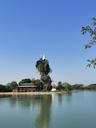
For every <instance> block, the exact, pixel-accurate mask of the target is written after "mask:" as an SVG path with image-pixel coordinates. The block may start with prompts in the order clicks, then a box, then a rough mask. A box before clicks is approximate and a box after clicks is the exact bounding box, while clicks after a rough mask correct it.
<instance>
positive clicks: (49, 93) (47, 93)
mask: <svg viewBox="0 0 96 128" xmlns="http://www.w3.org/2000/svg"><path fill="white" fill-rule="evenodd" d="M67 93H68V92H66V91H61V92H60V91H58V92H0V96H3V95H4V96H7V95H17V96H18V95H52V94H67Z"/></svg>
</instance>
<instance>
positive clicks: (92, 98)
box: [0, 91, 96, 128]
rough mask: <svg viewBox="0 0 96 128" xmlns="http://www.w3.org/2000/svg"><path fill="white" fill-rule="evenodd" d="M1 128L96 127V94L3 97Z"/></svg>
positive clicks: (87, 92)
mask: <svg viewBox="0 0 96 128" xmlns="http://www.w3.org/2000/svg"><path fill="white" fill-rule="evenodd" d="M0 128H96V92H95V91H79V92H73V93H70V94H66V95H43V96H7V97H4V96H2V97H0Z"/></svg>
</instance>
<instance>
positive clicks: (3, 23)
mask: <svg viewBox="0 0 96 128" xmlns="http://www.w3.org/2000/svg"><path fill="white" fill-rule="evenodd" d="M93 17H96V0H0V83H2V84H5V83H8V82H11V81H17V82H19V81H20V80H21V79H23V78H31V79H32V78H40V75H39V73H38V71H37V70H36V67H35V64H36V61H37V60H38V59H39V58H40V57H41V56H42V55H43V54H44V55H45V56H46V57H47V58H48V60H49V63H50V67H51V69H52V73H51V74H50V75H51V77H52V80H53V83H57V82H58V81H62V82H69V83H71V84H76V83H80V84H90V83H96V78H95V76H96V70H94V69H89V68H86V64H87V61H86V60H87V59H90V58H94V57H96V53H95V50H96V47H93V48H92V49H88V50H85V49H84V44H86V43H87V42H88V41H89V37H88V36H82V35H81V32H80V31H81V27H82V26H84V25H87V24H90V23H91V19H92V18H93Z"/></svg>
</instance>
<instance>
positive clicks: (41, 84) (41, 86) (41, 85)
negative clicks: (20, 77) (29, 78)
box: [33, 79, 43, 91]
mask: <svg viewBox="0 0 96 128" xmlns="http://www.w3.org/2000/svg"><path fill="white" fill-rule="evenodd" d="M33 84H34V85H36V86H37V87H38V91H41V90H42V89H43V83H42V81H41V80H39V79H36V80H34V81H33Z"/></svg>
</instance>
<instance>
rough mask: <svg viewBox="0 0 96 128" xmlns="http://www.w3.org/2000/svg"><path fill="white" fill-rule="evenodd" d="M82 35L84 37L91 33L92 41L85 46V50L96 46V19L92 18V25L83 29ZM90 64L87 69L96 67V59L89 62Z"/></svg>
mask: <svg viewBox="0 0 96 128" xmlns="http://www.w3.org/2000/svg"><path fill="white" fill-rule="evenodd" d="M81 33H82V34H83V35H84V34H86V33H89V35H90V41H89V43H87V44H85V49H88V48H91V47H92V46H93V45H95V44H96V18H95V17H94V18H92V23H91V24H90V25H87V26H84V27H82V29H81ZM88 62H89V64H88V65H87V67H91V66H93V67H94V68H95V67H96V58H95V59H92V60H88Z"/></svg>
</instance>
